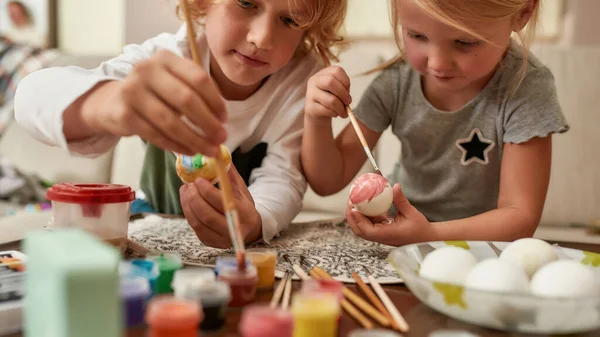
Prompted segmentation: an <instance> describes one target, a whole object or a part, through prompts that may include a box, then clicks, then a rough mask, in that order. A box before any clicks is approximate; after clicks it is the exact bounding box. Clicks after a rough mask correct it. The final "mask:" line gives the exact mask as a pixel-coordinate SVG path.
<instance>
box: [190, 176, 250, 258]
mask: <svg viewBox="0 0 600 337" xmlns="http://www.w3.org/2000/svg"><path fill="white" fill-rule="evenodd" d="M228 174H229V179H230V181H231V188H232V190H233V196H234V198H235V204H236V210H237V212H238V216H239V219H240V227H241V232H242V236H243V237H244V242H245V243H249V242H252V241H256V240H258V239H259V238H261V237H262V218H261V217H260V214H259V213H258V211H257V210H256V207H255V206H254V198H252V195H251V194H250V191H249V190H248V187H247V186H246V183H245V182H244V179H242V177H241V176H240V174H239V173H238V171H237V170H236V169H235V167H234V166H233V165H232V166H231V168H230V170H229V172H228ZM179 194H180V199H181V208H182V209H183V213H184V215H185V218H186V219H187V221H188V223H189V224H190V226H191V227H192V229H193V230H194V231H195V232H196V236H197V237H198V239H200V241H201V242H202V243H204V244H205V245H207V246H209V247H215V248H229V247H231V246H232V243H231V237H230V236H229V227H228V226H227V220H226V218H225V210H224V209H223V200H222V199H221V191H220V190H219V189H218V188H216V187H215V186H213V185H212V184H211V183H210V182H208V181H207V180H204V179H197V180H196V181H195V182H193V183H189V184H186V185H183V186H181V188H180V190H179Z"/></svg>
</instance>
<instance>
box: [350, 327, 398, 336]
mask: <svg viewBox="0 0 600 337" xmlns="http://www.w3.org/2000/svg"><path fill="white" fill-rule="evenodd" d="M348 337H402V335H400V334H398V333H395V332H393V331H391V330H385V329H372V330H367V329H359V330H354V331H352V332H351V333H350V334H349V335H348Z"/></svg>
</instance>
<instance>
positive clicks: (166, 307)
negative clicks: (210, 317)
mask: <svg viewBox="0 0 600 337" xmlns="http://www.w3.org/2000/svg"><path fill="white" fill-rule="evenodd" d="M202 318H203V315H202V309H201V308H200V304H199V303H198V301H189V300H184V299H178V298H175V297H173V296H168V295H167V296H159V297H155V298H153V299H152V300H150V303H149V304H148V309H147V312H146V321H147V322H148V325H150V326H151V327H153V328H159V329H185V328H192V327H195V326H197V325H198V324H199V323H200V322H201V321H202Z"/></svg>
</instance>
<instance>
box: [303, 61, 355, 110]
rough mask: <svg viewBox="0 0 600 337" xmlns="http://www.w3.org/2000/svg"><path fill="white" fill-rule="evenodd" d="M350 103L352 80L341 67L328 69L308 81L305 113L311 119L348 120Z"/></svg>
mask: <svg viewBox="0 0 600 337" xmlns="http://www.w3.org/2000/svg"><path fill="white" fill-rule="evenodd" d="M350 103H352V97H350V78H349V77H348V75H347V74H346V72H345V71H344V69H342V68H341V67H337V66H331V67H327V68H325V69H323V70H321V71H319V72H318V73H316V74H314V75H313V76H312V77H311V78H310V79H309V80H308V86H307V89H306V106H305V109H304V112H305V114H306V117H308V118H309V119H316V120H319V119H330V118H335V117H338V116H339V117H342V118H346V117H348V114H347V113H346V106H347V105H350Z"/></svg>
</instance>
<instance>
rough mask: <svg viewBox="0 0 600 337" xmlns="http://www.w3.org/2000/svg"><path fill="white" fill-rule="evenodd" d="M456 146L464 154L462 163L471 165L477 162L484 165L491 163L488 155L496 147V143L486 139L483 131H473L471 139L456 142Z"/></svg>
mask: <svg viewBox="0 0 600 337" xmlns="http://www.w3.org/2000/svg"><path fill="white" fill-rule="evenodd" d="M456 146H457V147H458V149H459V150H460V151H461V152H462V160H461V163H462V164H463V165H469V164H470V163H472V162H476V163H479V164H482V165H487V164H488V163H489V157H488V153H489V152H490V150H491V149H492V148H493V147H494V142H493V141H491V140H489V139H485V138H484V137H483V135H482V134H481V130H479V129H473V130H472V131H471V134H470V135H469V137H467V138H464V139H459V140H457V141H456Z"/></svg>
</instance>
